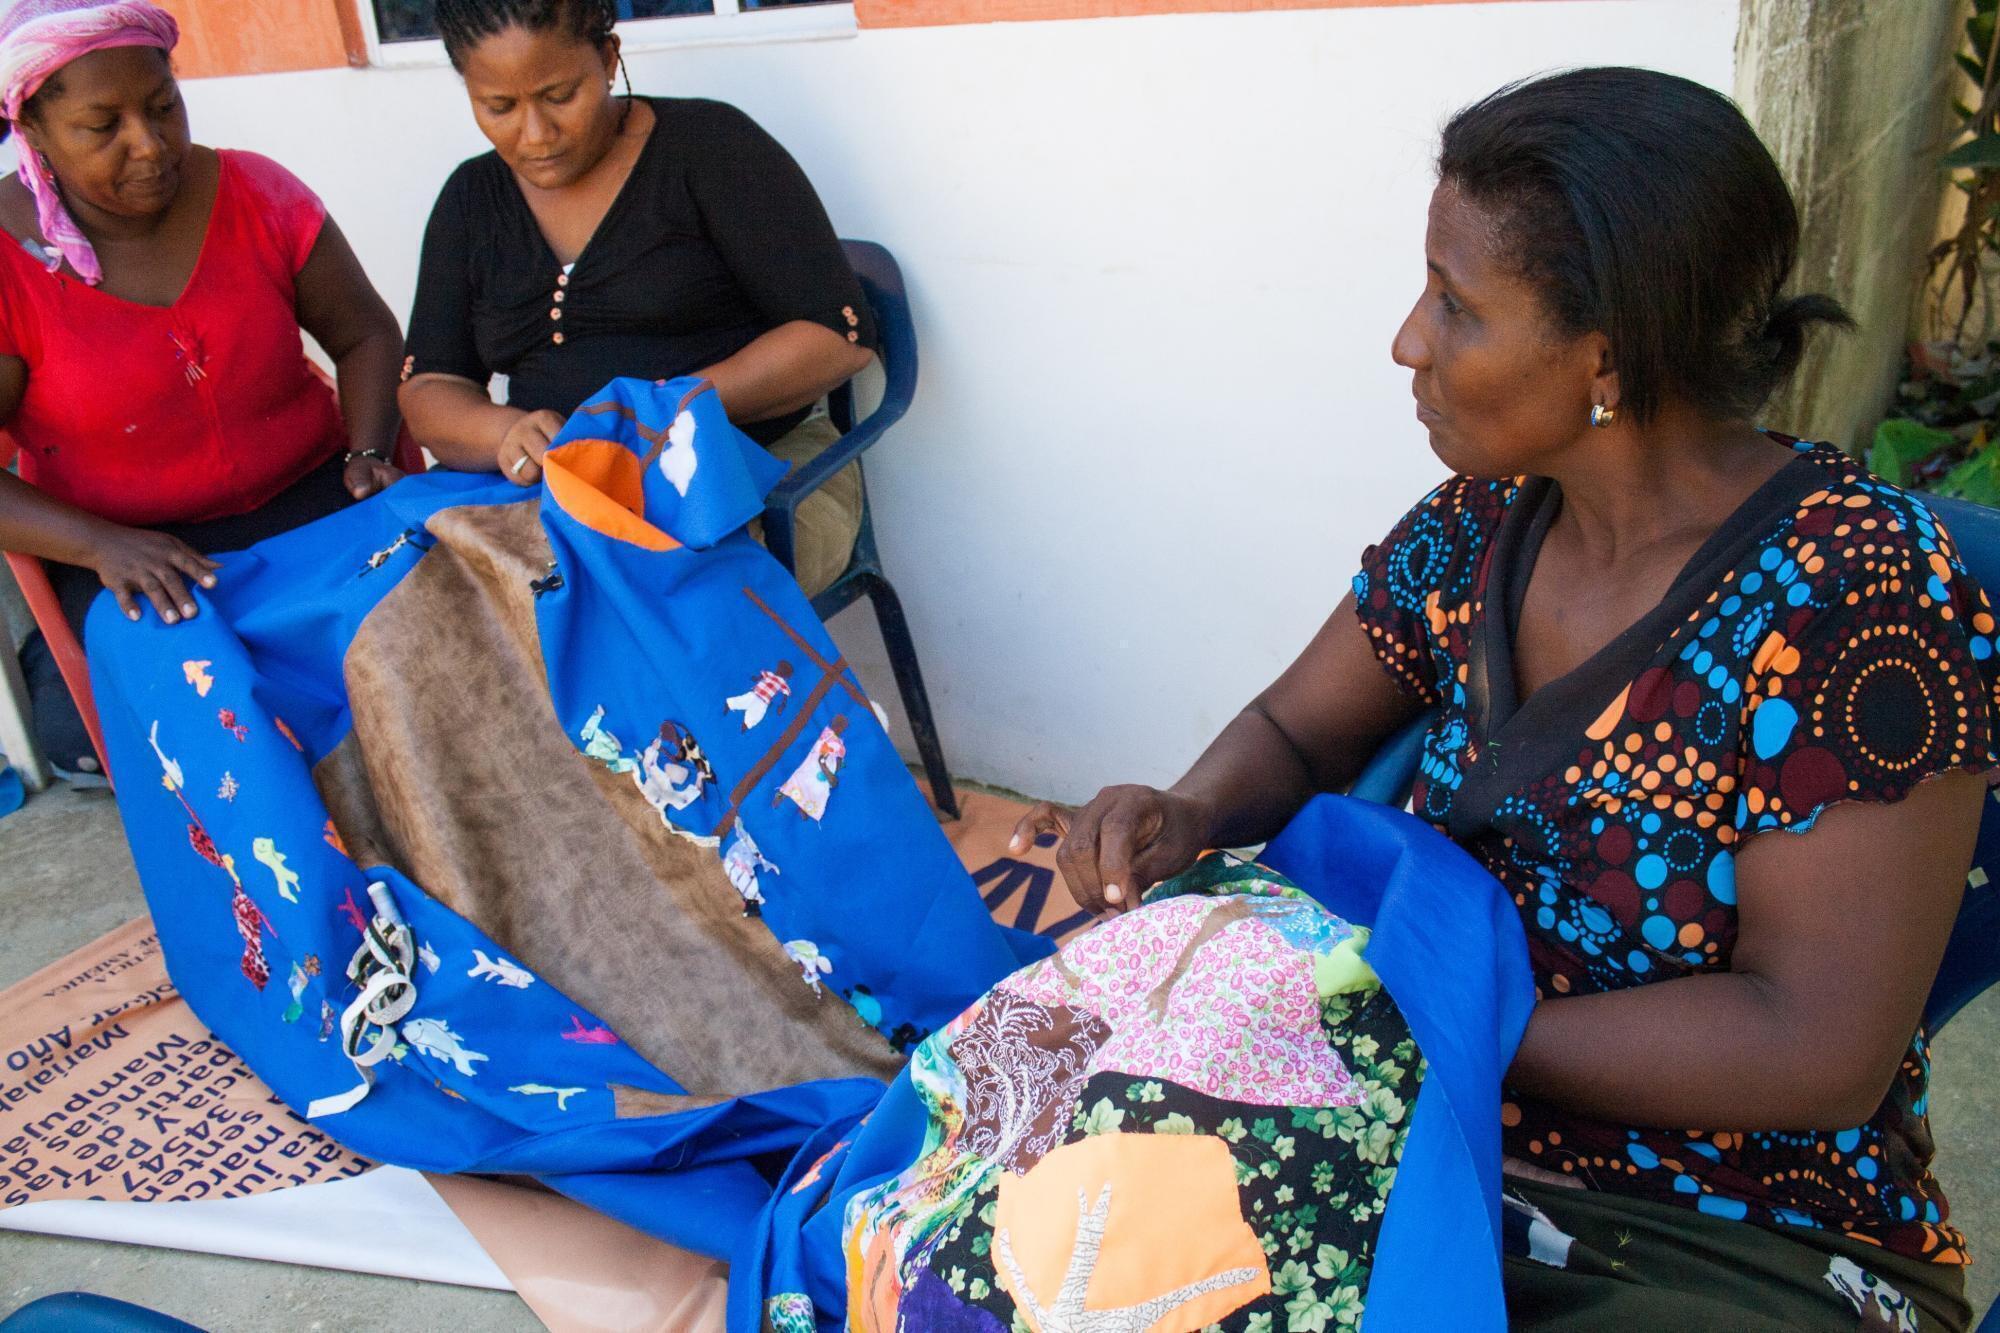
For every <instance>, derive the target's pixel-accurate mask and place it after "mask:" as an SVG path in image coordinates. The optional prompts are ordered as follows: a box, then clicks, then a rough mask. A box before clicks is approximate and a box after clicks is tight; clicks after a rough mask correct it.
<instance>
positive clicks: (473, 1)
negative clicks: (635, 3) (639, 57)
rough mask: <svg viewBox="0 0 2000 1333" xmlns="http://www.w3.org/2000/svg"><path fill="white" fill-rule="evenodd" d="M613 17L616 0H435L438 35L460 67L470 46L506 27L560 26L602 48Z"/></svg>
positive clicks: (535, 29)
mask: <svg viewBox="0 0 2000 1333" xmlns="http://www.w3.org/2000/svg"><path fill="white" fill-rule="evenodd" d="M617 23H618V3H617V0H437V30H438V36H439V37H442V38H443V39H444V51H445V55H446V56H448V57H450V59H451V64H452V68H453V69H463V68H464V60H465V57H466V55H467V54H468V53H469V52H470V51H471V50H472V48H473V47H475V46H477V45H479V44H480V43H481V42H483V41H485V40H486V39H487V38H488V37H491V36H494V35H495V34H496V33H499V32H503V31H505V30H506V29H508V28H525V29H527V30H528V31H529V32H563V33H567V34H568V35H569V36H571V37H574V38H575V39H576V40H577V41H579V42H587V43H589V44H590V45H591V46H594V47H599V48H601V47H603V45H604V44H605V43H606V42H608V41H610V40H611V30H612V29H613V28H614V27H615V26H617Z"/></svg>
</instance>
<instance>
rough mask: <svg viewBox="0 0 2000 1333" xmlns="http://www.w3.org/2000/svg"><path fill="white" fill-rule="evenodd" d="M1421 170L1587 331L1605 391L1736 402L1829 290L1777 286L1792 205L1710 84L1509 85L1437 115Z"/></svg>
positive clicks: (1625, 403) (1636, 406) (1836, 309)
mask: <svg viewBox="0 0 2000 1333" xmlns="http://www.w3.org/2000/svg"><path fill="white" fill-rule="evenodd" d="M1438 175H1439V176H1440V178H1441V179H1442V180H1443V181H1444V182H1445V183H1446V184H1449V185H1452V186H1454V187H1456V188H1457V189H1458V190H1459V191H1461V192H1462V193H1463V194H1464V196H1465V197H1466V198H1468V199H1470V200H1471V201H1472V202H1473V203H1475V204H1477V205H1480V206H1481V207H1484V208H1487V209H1491V210H1492V211H1493V212H1494V213H1495V214H1496V216H1497V219H1498V222H1499V227H1500V247H1501V253H1502V254H1504V255H1508V256H1510V257H1511V258H1512V260H1513V262H1514V263H1515V265H1516V266H1517V267H1518V269H1519V271H1520V272H1521V273H1522V274H1523V275H1524V276H1525V277H1526V278H1527V279H1528V280H1529V281H1530V282H1531V283H1533V284H1534V285H1535V286H1536V287H1537V288H1538V289H1540V291H1541V293H1542V297H1543V299H1544V301H1545V302H1546V304H1547V306H1548V309H1549V312H1550V315H1551V318H1552V320H1553V322H1554V324H1555V325H1556V326H1557V327H1558V328H1559V329H1560V330H1561V331H1562V332H1563V333H1565V334H1569V335H1571V336H1575V335H1578V334H1583V333H1588V332H1590V331H1592V330H1601V331H1602V332H1603V333H1604V335H1605V336H1606V337H1607V338H1608V339H1609V340H1610V342H1611V357H1612V361H1613V363H1614V364H1615V365H1616V367H1617V370H1618V385H1619V393H1620V399H1621V401H1620V402H1619V407H1620V408H1621V409H1623V410H1625V411H1628V412H1629V413H1630V414H1631V415H1632V416H1633V417H1634V418H1636V419H1638V420H1640V421H1644V420H1646V419H1647V418H1648V417H1650V416H1652V415H1653V414H1654V413H1655V412H1657V411H1658V410H1659V408H1660V406H1661V405H1662V403H1663V402H1664V401H1665V400H1667V399H1668V398H1672V397H1678V398H1681V399H1684V400H1685V401H1688V402H1690V403H1692V404H1693V405H1694V406H1695V407H1696V408H1698V409H1700V410H1702V411H1704V412H1706V413H1708V414H1711V415H1713V416H1716V417H1718V418H1726V417H1738V416H1748V415H1751V414H1753V413H1755V412H1756V410H1757V409H1758V408H1759V407H1760V406H1761V405H1762V404H1763V403H1764V400H1765V399H1766V398H1768V397H1769V396H1770V394H1771V392H1772V390H1774V389H1776V388H1777V386H1778V385H1779V384H1781V383H1783V382H1784V380H1785V379H1786V377H1787V376H1789V375H1790V374H1791V373H1792V371H1793V370H1794V369H1795V368H1796V367H1797V365H1798V362H1799V355H1800V352H1801V351H1802V349H1803V348H1804V345H1805V338H1806V334H1807V332H1808V331H1809V330H1810V329H1811V328H1812V327H1813V326H1814V325H1816V324H1829V325H1835V326H1842V327H1852V321H1851V320H1850V319H1849V318H1848V315H1847V312H1846V311H1844V310H1842V309H1841V307H1840V305H1839V303H1838V302H1836V301H1834V300H1833V299H1832V298H1831V297H1827V296H1821V295H1817V294H1793V295H1787V294H1786V293H1785V290H1784V289H1785V284H1786V281H1787V279H1789V278H1790V277H1791V272H1792V264H1793V262H1794V260H1795V259H1796V258H1797V255H1798V246H1799V215H1798V209H1797V207H1796V205H1794V203H1793V202H1792V193H1791V191H1790V190H1789V189H1787V188H1786V186H1785V179H1784V176H1783V175H1782V174H1780V172H1779V170H1778V164H1777V163H1776V162H1774V161H1772V159H1771V154H1770V151H1769V150H1768V149H1766V148H1765V147H1764V145H1763V143H1762V141H1760V140H1759V139H1758V138H1757V132H1756V131H1755V130H1754V129H1752V128H1751V127H1750V122H1749V121H1747V120H1745V119H1744V118H1743V113H1742V112H1741V111H1739V110H1737V108H1736V104H1735V103H1734V102H1731V101H1730V100H1729V99H1728V98H1727V97H1724V96H1723V95H1722V94H1721V93H1718V92H1715V91H1714V90H1712V89H1709V88H1704V87H1702V86H1701V85H1700V84H1698V83H1694V82H1691V81H1689V80H1687V79H1682V78H1677V77H1675V76H1673V75H1670V74H1661V73H1657V72H1655V71H1652V70H1643V69H1623V68H1602V69H1576V70H1569V71H1567V72H1564V73H1560V74H1551V75H1545V76H1542V77H1540V78H1533V79H1526V80H1523V81H1522V82H1520V83H1515V84H1510V85H1509V86H1507V87H1505V88H1502V89H1501V90H1500V91H1498V92H1496V93H1494V94H1492V95H1491V96H1490V97H1486V98H1483V99H1481V100H1480V101H1478V102H1475V103H1473V104H1472V105H1471V106H1469V107H1467V108H1465V109H1464V110H1463V111H1460V112H1459V113H1458V114H1457V115H1456V116H1453V117H1452V119H1451V122H1450V123H1449V124H1447V125H1446V126H1445V130H1444V143H1443V150H1442V151H1441V152H1440V153H1439V155H1438Z"/></svg>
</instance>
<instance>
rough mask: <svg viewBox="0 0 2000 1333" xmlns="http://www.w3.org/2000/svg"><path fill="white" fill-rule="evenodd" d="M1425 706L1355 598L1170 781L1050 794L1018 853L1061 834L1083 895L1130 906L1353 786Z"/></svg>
mask: <svg viewBox="0 0 2000 1333" xmlns="http://www.w3.org/2000/svg"><path fill="white" fill-rule="evenodd" d="M1421 710H1422V705H1421V704H1420V703H1418V702H1417V700H1415V699H1414V698H1412V697H1411V696H1409V695H1407V694H1405V693H1404V692H1403V691H1402V690H1400V689H1399V688H1397V686H1396V684H1395V682H1394V681H1392V680H1391V679H1390V678H1389V675H1388V673H1387V672H1385V671H1384V670H1383V669H1382V667H1381V665H1380V663H1378V662H1377V661H1376V658H1375V652H1374V649H1373V648H1371V647H1370V646H1369V643H1368V637H1367V635H1366V634H1365V633H1364V632H1363V630H1362V628H1361V622H1360V620H1359V619H1358V618H1357V617H1356V615H1355V612H1354V599H1353V596H1352V595H1351V594H1350V595H1349V596H1347V597H1344V598H1342V599H1341V602H1340V605H1339V606H1338V607H1336V608H1335V609H1334V612H1333V614H1332V615H1331V616H1329V617H1328V618H1327V621H1326V623H1325V624H1324V625H1322V626H1321V627H1320V630H1319V633H1317V634H1316V635H1314V636H1313V640H1312V642H1311V643H1309V644H1307V645H1306V649H1305V651H1304V652H1303V653H1301V654H1299V657H1298V660H1297V661H1295V662H1293V663H1292V664H1291V666H1289V667H1287V668H1286V669H1285V671H1284V673H1283V674H1282V675H1280V676H1279V677H1278V679H1277V680H1275V681H1273V682H1272V683H1271V685H1270V686H1269V687H1268V688H1266V689H1265V690H1264V691H1263V693H1261V694H1259V695H1258V696H1257V697H1256V698H1255V699H1253V700H1251V702H1250V704H1249V706H1248V707H1246V708H1245V709H1244V710H1243V711H1242V712H1241V713H1239V714H1237V716H1236V718H1235V720H1234V721H1232V722H1231V723H1230V724H1229V725H1228V726H1227V727H1224V728H1223V730H1222V734H1221V735H1219V736H1217V737H1216V738H1215V740H1214V741H1213V742H1211V743H1210V745H1209V747H1208V749H1207V750H1206V751H1205V752H1204V753H1203V754H1202V756H1201V758H1200V759H1198V760H1196V761H1195V765H1194V767H1193V768H1191V769H1189V770H1188V772H1187V775H1186V776H1185V777H1183V778H1182V779H1181V780H1180V781H1179V782H1177V783H1175V784H1174V785H1173V786H1172V787H1171V788H1170V789H1168V790H1166V791H1164V792H1163V791H1157V790H1155V789H1153V788H1151V787H1142V786H1123V787H1107V788H1105V789H1104V790H1103V791H1101V792H1099V793H1098V794H1097V795H1096V796H1095V797H1093V798H1092V799H1091V801H1090V803H1089V804H1087V805H1085V806H1084V807H1083V808H1082V809H1080V810H1077V811H1074V812H1072V811H1067V810H1063V809H1061V808H1060V807H1057V806H1054V805H1051V804H1048V803H1047V802H1044V803H1043V804H1041V805H1038V806H1036V807H1035V808H1034V809H1033V810H1031V811H1029V812H1028V814H1027V815H1026V816H1024V817H1023V818H1022V820H1021V823H1020V825H1019V826H1018V827H1017V828H1016V830H1015V833H1014V846H1015V849H1016V850H1024V849H1025V848H1026V847H1027V845H1028V843H1029V842H1030V841H1031V840H1032V839H1033V838H1034V837H1035V836H1037V835H1038V834H1041V833H1044V832H1053V833H1056V834H1058V835H1060V836H1061V837H1062V840H1063V841H1062V846H1061V848H1060V850H1058V852H1057V853H1056V860H1057V864H1058V865H1060V866H1061V867H1062V872H1063V878H1064V880H1065V881H1066V882H1067V883H1068V885H1069V888H1070V892H1071V893H1072V894H1073V895H1074V896H1075V898H1076V900H1077V901H1078V902H1079V903H1080V904H1082V905H1083V906H1084V907H1086V908H1089V909H1091V910H1093V911H1102V910H1104V909H1106V908H1107V907H1109V908H1120V909H1122V908H1127V907H1130V906H1132V905H1133V904H1134V903H1136V902H1137V901H1138V896H1139V894H1141V893H1143V892H1144V891H1145V890H1146V889H1147V888H1149V887H1151V886H1152V885H1153V884H1156V883H1158V882H1159V881H1160V880H1163V879H1167V878H1170V877H1171V876H1173V875H1176V874H1178V873H1179V872H1181V871H1182V870H1185V869H1186V868H1187V867H1188V866H1189V865H1191V864H1192V863H1193V862H1194V859H1195V858H1196V857H1197V856H1199V855H1200V854H1201V853H1202V852H1203V851H1205V850H1206V849H1208V848H1210V847H1242V846H1247V845H1249V844H1251V843H1257V842H1263V841H1266V840H1267V839H1269V838H1271V837H1272V836H1274V835H1275V834H1277V832H1278V831H1279V830H1280V829H1282V828H1283V827H1284V826H1285V824H1286V822H1287V821H1289V820H1290V819H1291V817H1292V816H1293V815H1295V814H1297V813H1298V811H1299V808H1300V807H1301V806H1303V805H1304V804H1305V803H1306V802H1307V801H1308V800H1310V799H1312V797H1313V796H1315V795H1317V794H1318V793H1320V792H1323V791H1337V790H1339V789H1341V788H1343V787H1345V786H1347V785H1348V784H1349V783H1351V782H1353V781H1354V779H1355V778H1356V777H1358V776H1359V775H1360V773H1361V770H1362V768H1363V767H1364V766H1365V765H1366V764H1367V762H1368V759H1369V757H1370V756H1371V755H1373V754H1374V752H1375V750H1376V749H1377V747H1379V746H1380V745H1381V743H1382V742H1383V741H1384V740H1386V739H1387V738H1388V737H1389V736H1390V735H1391V734H1392V733H1393V732H1394V731H1395V730H1396V728H1397V727H1399V726H1401V725H1402V724H1403V723H1405V722H1407V721H1408V720H1409V719H1411V718H1412V717H1415V716H1416V715H1417V713H1418V712H1420V711H1421Z"/></svg>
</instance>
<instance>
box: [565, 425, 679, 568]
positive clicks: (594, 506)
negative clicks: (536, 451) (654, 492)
mask: <svg viewBox="0 0 2000 1333" xmlns="http://www.w3.org/2000/svg"><path fill="white" fill-rule="evenodd" d="M542 479H543V480H544V481H546V482H547V483H548V487H549V495H550V496H551V497H553V498H554V500H555V502H556V503H557V504H559V505H561V506H562V508H563V512H564V513H566V514H568V515H569V516H570V517H571V518H573V519H575V520H576V521H577V522H579V523H581V524H583V525H584V526H585V527H587V528H589V529H591V530H592V531H593V532H597V533H601V534H603V535H604V536H606V537H610V538H612V539H613V540H615V541H621V542H629V543H630V544H632V545H633V546H641V547H644V548H645V549H646V550H648V551H672V550H676V549H678V548H679V546H680V543H679V542H677V541H675V540H674V539H673V538H672V537H669V536H668V535H667V534H666V533H664V532H662V531H660V530H659V529H658V528H656V527H654V526H653V525H652V524H651V523H648V522H647V521H646V520H645V519H644V518H643V517H641V515H643V514H644V513H645V512H646V484H645V466H644V465H643V464H641V463H640V462H639V460H638V459H637V458H635V457H633V456H632V451H631V450H630V449H627V448H626V447H625V446H624V445H622V444H618V443H616V442H614V441H611V440H573V441H571V442H570V443H568V444H565V445H563V446H562V447H560V448H557V449H551V450H549V451H548V453H547V454H545V455H543V457H542Z"/></svg>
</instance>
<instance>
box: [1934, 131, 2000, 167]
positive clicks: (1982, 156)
mask: <svg viewBox="0 0 2000 1333" xmlns="http://www.w3.org/2000/svg"><path fill="white" fill-rule="evenodd" d="M1938 165H1940V166H1942V167H1944V168H1945V169H1947V170H1949V171H1958V170H1961V169H1963V168H1970V169H1972V170H1974V171H1990V170H1992V169H1993V168H1995V167H2000V134H1982V135H1980V136H1979V137H1978V138H1977V139H1974V140H1972V141H1971V142H1970V143H1962V144H1960V145H1959V146H1958V147H1956V148H1954V149H1952V150H1951V151H1950V152H1949V153H1946V154H1945V155H1944V159H1943V160H1942V161H1941V162H1940V163H1939V164H1938Z"/></svg>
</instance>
